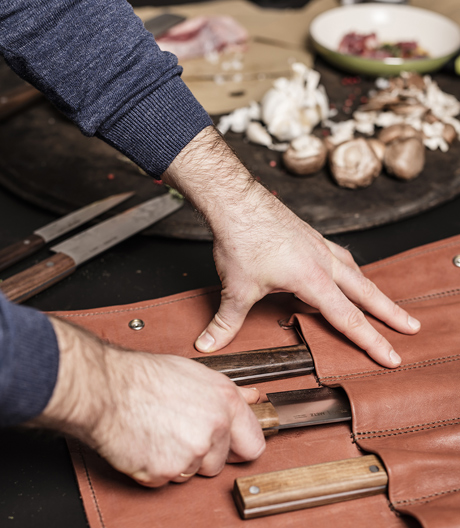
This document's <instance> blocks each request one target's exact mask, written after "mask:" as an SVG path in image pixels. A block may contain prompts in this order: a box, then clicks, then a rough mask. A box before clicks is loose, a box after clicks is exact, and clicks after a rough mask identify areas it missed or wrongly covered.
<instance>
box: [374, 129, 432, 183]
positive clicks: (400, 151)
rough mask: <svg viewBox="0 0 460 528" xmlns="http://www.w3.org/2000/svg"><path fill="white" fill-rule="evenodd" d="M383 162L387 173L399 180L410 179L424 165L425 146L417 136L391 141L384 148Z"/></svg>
mask: <svg viewBox="0 0 460 528" xmlns="http://www.w3.org/2000/svg"><path fill="white" fill-rule="evenodd" d="M383 163H384V165H385V168H386V170H387V171H388V173H390V174H393V175H394V176H396V177H397V178H399V179H401V180H412V179H414V178H415V177H416V176H418V175H419V174H420V173H421V172H422V170H423V167H424V165H425V146H424V145H423V143H422V141H421V140H420V139H419V138H417V137H409V138H407V139H400V140H397V141H392V142H391V143H390V144H389V145H387V147H386V149H385V156H384V158H383Z"/></svg>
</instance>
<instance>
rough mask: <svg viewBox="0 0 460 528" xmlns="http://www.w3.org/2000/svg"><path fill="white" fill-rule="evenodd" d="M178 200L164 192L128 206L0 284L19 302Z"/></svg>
mask: <svg viewBox="0 0 460 528" xmlns="http://www.w3.org/2000/svg"><path fill="white" fill-rule="evenodd" d="M182 205H183V202H182V201H181V200H177V199H176V198H173V197H172V196H171V195H170V194H165V195H163V196H159V197H157V198H153V199H152V200H148V201H147V202H144V203H143V204H141V205H138V206H136V207H133V208H131V209H128V210H127V211H124V212H123V213H121V214H119V215H117V216H114V217H112V218H109V220H106V221H105V222H101V223H100V224H98V225H96V226H94V227H91V228H89V229H87V230H86V231H83V232H82V233H80V234H78V235H75V236H74V237H72V238H70V239H68V240H66V241H65V242H62V243H61V244H58V245H57V246H54V247H52V248H51V251H54V252H55V253H56V255H54V256H52V257H50V258H48V259H46V260H44V261H42V262H39V263H38V264H36V265H35V266H32V267H31V268H28V269H27V270H25V271H23V272H21V273H18V274H16V275H13V276H12V277H10V278H9V279H6V280H5V281H3V282H2V283H1V284H0V289H1V290H2V291H3V293H4V294H5V295H6V297H8V298H9V299H10V300H11V301H16V302H21V301H25V300H26V299H29V298H30V297H32V296H33V295H35V294H37V293H39V292H41V291H42V290H44V289H46V288H48V287H49V286H51V285H53V284H55V283H56V282H58V281H60V280H61V279H63V278H64V277H67V275H70V274H71V273H72V272H73V271H75V269H76V267H77V266H79V265H80V264H82V263H83V262H86V261H87V260H89V259H90V258H92V257H95V256H96V255H98V254H99V253H102V252H103V251H105V250H106V249H109V248H111V247H112V246H114V245H115V244H118V243H119V242H121V241H122V240H125V239H126V238H128V237H130V236H131V235H134V234H135V233H138V232H139V231H142V230H143V229H145V228H147V227H149V226H150V225H152V224H154V223H155V222H157V221H158V220H161V219H162V218H164V217H166V216H168V215H170V214H171V213H173V212H174V211H177V210H178V209H180V208H181V207H182Z"/></svg>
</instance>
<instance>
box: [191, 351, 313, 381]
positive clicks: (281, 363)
mask: <svg viewBox="0 0 460 528" xmlns="http://www.w3.org/2000/svg"><path fill="white" fill-rule="evenodd" d="M192 359H193V360H194V361H197V362H198V363H201V364H202V365H205V366H206V367H209V368H211V369H213V370H217V371H218V372H221V373H222V374H225V375H226V376H228V377H229V378H230V379H231V380H232V381H233V382H234V383H236V384H237V385H248V384H250V383H260V382H262V381H271V380H275V379H281V378H289V377H293V376H303V375H305V374H311V373H312V372H314V369H315V366H314V364H313V358H312V357H311V354H310V352H309V350H308V348H307V347H306V346H305V345H304V344H300V345H292V346H286V347H273V348H265V349H263V350H250V351H247V352H236V353H234V354H220V355H216V356H206V357H194V358H192Z"/></svg>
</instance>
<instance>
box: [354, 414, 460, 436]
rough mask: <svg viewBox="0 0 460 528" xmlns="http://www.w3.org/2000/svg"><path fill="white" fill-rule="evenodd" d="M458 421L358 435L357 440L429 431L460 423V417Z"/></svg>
mask: <svg viewBox="0 0 460 528" xmlns="http://www.w3.org/2000/svg"><path fill="white" fill-rule="evenodd" d="M456 420H457V421H455V422H452V423H441V424H438V425H432V426H431V427H420V428H418V429H412V430H411V431H400V432H398V433H389V434H382V435H373V436H359V437H357V436H356V440H357V441H359V440H373V439H374V438H386V437H388V436H398V435H402V434H409V433H418V432H420V431H428V430H429V429H438V428H439V427H447V426H449V425H459V424H460V418H456Z"/></svg>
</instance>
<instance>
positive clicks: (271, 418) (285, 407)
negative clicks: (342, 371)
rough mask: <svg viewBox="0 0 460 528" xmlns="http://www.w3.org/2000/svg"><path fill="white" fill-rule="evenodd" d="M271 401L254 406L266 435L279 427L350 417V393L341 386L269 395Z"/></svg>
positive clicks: (330, 421) (287, 427)
mask: <svg viewBox="0 0 460 528" xmlns="http://www.w3.org/2000/svg"><path fill="white" fill-rule="evenodd" d="M267 398H268V400H269V401H268V402H265V403H256V404H254V405H251V406H250V407H251V409H252V411H253V412H254V414H255V415H256V417H257V419H258V420H259V423H260V425H261V427H262V430H263V432H264V435H265V436H270V435H273V434H276V433H277V432H278V431H279V430H280V429H291V428H293V427H305V426H309V425H321V424H328V423H335V422H348V421H350V420H351V409H350V403H349V401H348V398H347V395H346V394H345V392H344V391H343V390H342V389H331V388H329V387H321V388H319V389H304V390H295V391H287V392H273V393H270V394H267Z"/></svg>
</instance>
